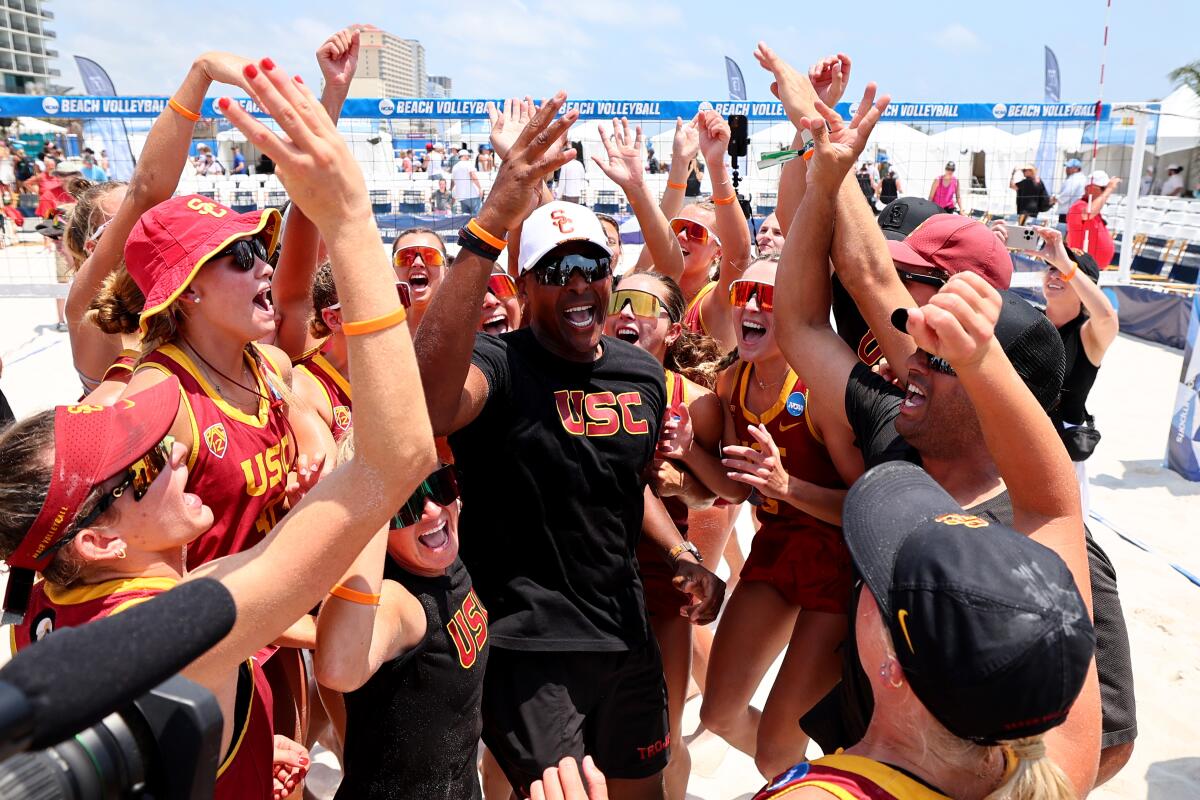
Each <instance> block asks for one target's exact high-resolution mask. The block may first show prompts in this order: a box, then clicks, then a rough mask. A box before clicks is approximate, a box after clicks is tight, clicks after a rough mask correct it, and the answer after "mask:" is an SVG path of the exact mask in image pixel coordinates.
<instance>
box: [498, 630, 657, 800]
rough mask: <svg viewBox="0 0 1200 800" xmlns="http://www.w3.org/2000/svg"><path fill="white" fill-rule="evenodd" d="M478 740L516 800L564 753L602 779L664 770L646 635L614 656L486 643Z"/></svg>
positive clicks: (653, 662) (651, 646) (652, 647)
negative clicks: (590, 765) (585, 762)
mask: <svg viewBox="0 0 1200 800" xmlns="http://www.w3.org/2000/svg"><path fill="white" fill-rule="evenodd" d="M482 713H483V742H484V744H486V745H487V746H488V749H489V750H491V751H492V755H494V756H495V757H496V761H497V762H498V763H499V764H500V767H501V768H502V769H503V770H504V774H505V775H506V776H508V780H509V782H510V783H512V785H513V788H514V789H516V790H517V792H518V793H520V794H521V796H523V797H527V796H528V794H529V786H530V784H532V783H533V782H534V781H536V780H540V779H541V777H542V772H544V771H545V769H546V768H547V767H552V766H555V765H556V764H558V762H559V761H560V760H561V759H562V758H564V757H565V756H574V758H575V759H576V760H577V761H580V760H582V759H583V757H584V755H590V756H591V757H592V758H593V759H595V761H596V766H597V767H599V768H600V770H601V771H602V772H603V773H604V774H605V775H606V776H607V777H609V778H624V779H635V778H648V777H650V776H652V775H655V774H656V773H659V772H661V771H662V770H663V768H665V767H666V766H667V761H668V759H669V750H668V747H669V745H670V734H669V732H668V727H667V684H666V681H665V680H664V678H663V666H662V657H661V656H660V655H659V652H658V644H657V643H656V642H655V641H654V639H653V637H651V638H650V640H649V641H648V642H647V643H646V644H645V645H643V646H642V647H640V648H639V649H637V650H631V651H626V652H619V653H576V652H549V653H547V652H533V651H527V650H506V649H502V648H499V647H496V646H495V645H493V646H492V651H491V654H490V655H489V656H488V665H487V672H486V673H485V675H484V679H483V706H482Z"/></svg>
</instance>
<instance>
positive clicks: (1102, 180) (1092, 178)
mask: <svg viewBox="0 0 1200 800" xmlns="http://www.w3.org/2000/svg"><path fill="white" fill-rule="evenodd" d="M1111 180H1112V178H1110V177H1109V176H1108V173H1107V172H1105V171H1104V170H1102V169H1098V170H1095V171H1093V172H1092V174H1091V175H1088V183H1089V184H1091V185H1092V186H1108V182H1109V181H1111Z"/></svg>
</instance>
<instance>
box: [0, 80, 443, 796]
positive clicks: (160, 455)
mask: <svg viewBox="0 0 1200 800" xmlns="http://www.w3.org/2000/svg"><path fill="white" fill-rule="evenodd" d="M282 72H283V71H282V70H278V69H277V68H275V67H274V65H273V64H272V63H271V62H270V61H269V60H266V59H264V61H263V62H261V71H259V69H258V68H252V71H251V70H248V74H249V75H250V78H251V82H252V84H253V87H254V94H255V95H256V97H255V99H256V102H258V104H259V105H260V107H263V108H266V109H269V110H270V111H272V112H273V113H274V114H275V116H276V117H277V118H284V117H285V114H286V115H287V116H286V119H287V120H288V122H287V123H286V124H285V125H284V127H285V129H286V130H287V132H288V134H289V136H290V138H291V143H284V142H282V141H281V140H280V139H278V138H276V137H274V136H272V135H270V134H269V133H266V131H265V129H264V128H263V127H262V126H260V125H258V124H257V123H256V122H254V121H253V120H251V119H250V118H249V116H248V115H247V114H246V113H245V112H242V111H241V110H240V109H238V110H237V111H232V112H231V113H230V114H229V116H230V118H231V119H232V120H233V122H234V123H235V124H236V125H238V126H239V128H241V129H242V130H243V131H245V132H246V133H247V134H248V135H253V136H254V137H255V142H256V144H257V145H258V146H259V148H260V149H261V150H263V151H264V152H267V153H269V154H270V155H271V157H272V158H273V159H274V160H275V161H276V162H277V163H278V164H279V165H280V166H281V172H285V173H286V180H285V186H286V187H287V188H288V190H289V191H290V192H291V194H292V196H293V197H297V198H302V202H301V205H302V206H303V209H304V211H305V213H306V214H307V215H308V216H309V217H310V218H311V219H312V220H313V221H314V222H315V223H316V225H317V227H318V228H319V229H320V231H321V235H322V237H323V238H324V239H325V241H326V242H328V243H329V248H330V257H331V260H332V262H333V269H334V272H335V274H336V276H337V279H338V284H339V286H340V288H341V298H342V303H343V307H344V309H345V315H346V318H347V320H348V322H347V326H346V327H347V333H348V334H350V341H349V345H348V346H349V349H350V352H351V357H352V358H353V359H354V362H355V366H356V368H357V371H358V374H360V375H362V376H363V378H364V380H362V381H360V385H359V387H358V392H357V397H356V399H357V401H358V402H357V407H356V409H355V412H356V427H357V428H358V429H359V441H358V447H357V453H356V458H355V459H354V460H353V461H352V462H349V463H347V464H346V465H344V466H342V467H341V468H339V469H338V470H336V471H335V472H333V473H331V474H330V475H329V476H328V477H327V478H326V479H325V480H324V481H322V482H321V483H320V484H319V485H318V486H315V487H314V488H312V489H311V491H310V492H309V496H308V497H307V498H306V499H305V500H304V501H303V502H301V503H299V504H298V505H297V506H295V507H294V508H293V509H292V510H291V511H290V512H289V513H288V514H287V515H286V516H285V517H284V518H283V519H282V520H281V521H280V522H279V523H278V524H277V525H275V526H274V528H273V529H272V530H271V531H270V532H269V533H268V534H267V537H266V538H265V539H264V540H263V541H261V542H259V543H258V544H256V545H255V546H253V547H250V548H249V549H247V550H244V551H242V552H239V553H236V554H233V555H230V556H228V557H227V558H224V559H219V560H217V561H214V562H211V563H209V564H208V565H206V566H205V567H203V568H202V569H199V570H197V571H196V572H195V573H191V574H187V572H186V567H185V564H184V556H183V548H184V547H185V546H186V545H188V544H190V543H191V542H194V541H196V540H197V539H200V538H203V536H204V535H205V533H206V532H207V531H208V530H209V529H210V528H211V527H212V525H213V524H214V519H215V516H214V511H216V512H217V513H219V509H212V508H210V507H209V505H207V504H205V502H204V500H203V499H202V498H201V497H199V496H197V495H196V494H195V493H193V492H190V491H188V484H189V483H190V475H189V461H190V460H191V459H190V458H189V454H188V449H187V448H186V447H185V446H184V445H183V444H182V443H180V442H178V441H173V440H172V439H171V434H172V431H173V430H174V429H176V427H177V419H178V416H179V397H180V383H179V382H178V381H177V380H176V379H175V378H174V377H164V378H163V379H162V380H158V381H155V382H154V385H152V386H149V387H147V388H146V389H145V390H144V391H140V392H131V393H130V395H129V396H128V397H126V398H123V399H122V400H120V401H118V402H117V403H116V405H115V406H113V407H104V406H99V405H92V404H81V405H75V406H62V407H59V408H57V409H55V410H53V411H49V412H45V413H42V414H39V415H35V416H33V417H30V418H29V419H27V420H24V421H22V422H21V423H18V424H17V425H15V426H13V427H12V428H10V429H9V430H8V431H7V432H6V433H5V435H4V436H3V438H2V439H0V485H2V486H5V487H8V488H10V489H12V490H11V491H5V492H3V493H0V509H2V511H0V553H2V554H3V555H4V558H5V560H6V561H7V562H8V564H9V565H10V567H13V568H14V573H15V574H19V575H22V576H26V577H27V576H28V575H29V573H30V571H39V572H41V573H42V575H43V577H44V578H45V580H43V581H41V582H40V583H38V584H37V585H36V586H35V587H33V588H32V591H31V593H30V594H29V595H28V596H27V600H28V602H27V603H26V604H25V605H26V606H27V608H28V611H29V613H26V614H25V620H24V621H23V623H22V624H21V626H20V627H19V628H18V630H17V641H18V643H19V644H23V645H25V646H28V644H30V643H31V642H33V641H36V640H37V639H39V638H41V636H42V635H44V634H45V633H47V632H48V631H49V630H52V629H53V628H54V627H56V626H57V627H62V626H63V625H73V624H83V623H84V622H87V621H89V620H90V619H94V618H98V617H102V616H105V615H107V614H109V613H113V612H115V611H119V610H120V608H121V607H122V606H126V605H128V604H129V603H130V602H137V601H138V600H139V599H143V598H145V597H148V596H151V595H153V594H156V593H158V592H161V591H165V590H167V589H168V588H170V586H172V585H174V584H175V583H177V582H179V581H181V580H183V581H186V580H190V579H191V578H193V577H195V576H199V575H203V576H206V577H210V578H215V579H217V580H219V581H221V582H222V583H224V584H225V586H226V587H227V588H228V589H229V590H230V592H231V593H232V594H233V597H234V600H235V602H236V603H237V606H238V617H237V622H236V624H235V626H234V629H233V631H232V632H231V633H230V634H229V635H228V636H227V637H226V638H225V639H224V640H223V641H222V642H221V643H220V644H218V645H216V646H215V647H214V648H212V649H211V650H210V651H208V652H207V653H206V654H205V655H204V656H202V657H201V658H200V659H198V660H197V661H195V662H193V663H192V664H191V665H190V666H189V667H188V668H187V669H186V670H184V675H186V676H187V677H189V678H191V679H192V680H194V681H196V682H198V683H200V684H201V685H203V686H205V687H207V688H208V689H209V690H211V691H212V692H213V693H214V694H215V695H216V698H217V700H218V702H219V703H220V704H221V708H222V712H223V716H224V719H225V724H224V729H223V732H222V733H223V735H222V747H223V751H222V752H223V758H222V765H221V771H220V772H219V777H218V778H217V790H216V793H215V796H216V797H218V798H267V797H270V796H271V795H272V789H273V786H272V783H273V777H274V774H273V773H274V770H273V769H272V760H273V756H272V728H271V724H272V720H271V714H272V704H271V697H270V694H269V688H268V687H267V686H266V684H265V682H264V681H263V680H262V678H261V672H260V670H259V667H258V664H257V663H256V660H255V659H253V658H251V656H252V655H253V654H254V653H255V652H256V651H258V650H259V648H261V647H263V646H264V645H266V644H267V643H268V642H270V641H272V640H273V639H275V638H276V637H278V636H279V634H280V633H282V632H283V631H284V629H285V628H286V627H287V626H288V625H289V624H290V623H291V622H292V621H293V620H295V619H297V618H299V617H300V616H301V615H303V614H304V613H305V611H307V610H308V609H310V608H312V607H313V605H315V604H316V603H317V602H319V601H320V600H321V599H322V598H323V597H324V596H325V594H326V593H327V592H328V591H330V587H331V586H332V587H333V591H334V592H338V591H342V592H343V593H346V590H347V589H349V590H350V592H353V591H354V590H353V586H351V587H342V588H340V589H339V587H338V586H335V585H334V582H335V581H337V580H338V579H339V578H340V577H341V576H342V574H343V572H344V571H345V570H346V568H347V567H348V566H349V565H350V563H351V562H352V561H353V559H354V556H355V554H357V553H358V551H359V550H361V549H362V547H363V546H364V545H365V544H366V543H367V541H368V540H369V539H370V538H371V537H372V536H373V535H374V534H375V533H376V532H377V531H378V530H379V529H380V528H381V527H383V526H384V525H386V524H387V522H388V520H389V519H390V517H391V516H392V514H393V513H394V511H395V509H397V508H398V507H399V506H400V504H401V503H403V502H404V501H405V499H406V498H407V497H408V496H409V495H410V494H412V492H413V490H414V489H415V488H416V487H417V484H418V482H419V480H420V479H422V478H424V476H425V475H427V474H428V473H429V472H431V471H432V470H433V469H435V468H436V466H437V461H436V456H435V453H434V447H433V438H432V434H431V431H430V425H429V420H428V416H427V414H426V411H425V402H424V397H423V394H422V391H421V388H420V387H421V384H420V378H419V375H418V372H417V367H416V363H415V360H414V356H413V350H412V343H411V340H410V338H409V334H408V331H407V328H406V326H404V325H402V324H398V323H400V322H403V319H404V311H403V308H402V307H401V306H400V303H399V299H398V298H397V297H396V294H395V291H394V290H393V288H392V287H393V285H394V282H395V278H394V277H393V275H392V272H391V269H390V267H389V265H388V263H387V259H386V257H385V256H384V254H383V252H382V251H381V249H380V248H379V244H378V243H379V233H378V231H377V229H376V227H375V224H374V221H373V219H372V218H371V215H370V205H369V202H368V198H367V191H366V186H365V183H364V182H363V179H362V177H361V172H360V171H359V170H358V168H357V166H356V165H355V163H354V160H353V156H352V155H351V153H350V151H349V149H348V148H347V147H346V145H345V143H344V142H343V141H342V139H341V138H340V136H339V135H338V133H337V131H336V129H335V128H334V127H333V125H332V124H330V122H329V120H328V118H327V117H326V116H325V115H324V114H323V113H322V112H319V111H309V110H307V109H316V107H317V104H316V103H313V102H312V96H311V95H310V94H309V93H308V90H307V89H306V88H304V87H303V86H302V85H300V84H299V83H297V82H294V81H292V80H291V79H290V78H289V77H288V76H286V75H284V74H282ZM302 102H303V103H304V104H306V110H305V111H304V112H303V113H301V112H300V110H299V109H298V108H297V106H298V105H300V104H301V103H302ZM298 126H302V128H303V130H302V131H297V130H295V129H296V128H297V127H298ZM316 186H320V187H321V191H316V190H315V187H316ZM188 201H189V198H183V202H182V203H181V204H176V205H175V206H172V207H171V208H170V209H168V210H167V211H166V213H168V214H171V215H173V214H180V215H182V213H183V212H182V211H181V210H180V209H179V208H178V206H179V205H182V206H183V207H184V208H186V207H187V203H188ZM201 208H202V209H205V210H206V212H207V213H206V214H204V215H202V216H206V217H207V216H216V215H217V213H218V212H219V211H220V210H221V207H219V206H215V205H214V206H212V207H208V206H201ZM160 209H161V207H160ZM199 210H200V209H197V208H192V209H189V211H193V212H198V211H199ZM171 218H172V219H175V217H173V216H172V217H171ZM222 221H223V223H222V224H223V225H224V226H225V227H222V228H221V229H220V230H216V227H217V226H213V227H212V228H210V227H208V226H209V225H210V224H211V221H208V220H205V221H202V222H194V223H192V225H190V226H189V225H186V224H181V225H176V226H174V228H173V229H174V230H176V231H177V232H178V238H176V239H175V240H174V241H175V242H176V246H178V248H179V249H178V251H175V252H179V253H190V254H192V255H190V256H184V257H182V258H183V261H182V263H185V264H191V267H190V268H189V269H190V271H192V272H201V273H202V272H203V270H202V269H201V268H202V267H203V266H204V263H196V262H202V261H203V262H205V263H208V262H214V261H221V260H222V259H228V258H230V256H227V255H224V254H223V251H224V250H226V249H228V247H229V242H237V241H246V236H245V234H246V232H247V231H255V229H257V232H263V231H267V232H268V233H269V232H270V231H271V230H272V229H271V225H272V220H271V219H270V218H268V219H267V220H265V221H264V220H262V219H260V218H257V217H255V218H252V219H246V218H238V217H235V216H234V215H232V212H227V213H226V214H225V216H218V218H217V222H222ZM198 230H207V231H209V232H210V234H211V236H210V237H207V238H205V239H204V240H203V241H204V242H205V244H204V245H203V247H201V248H195V247H186V246H184V245H183V244H182V242H188V243H193V242H194V241H195V239H194V238H192V236H194V235H196V231H198ZM251 235H253V233H252V234H251ZM155 241H157V242H159V243H160V245H161V247H160V252H168V253H169V252H173V251H172V250H171V249H170V243H169V242H167V240H166V239H165V238H160V239H156V240H155ZM267 244H270V242H269V241H264V245H267ZM216 245H220V249H217V248H216ZM251 246H254V245H251ZM205 248H207V249H208V251H209V255H208V257H207V258H206V259H205V258H204V257H203V256H197V255H194V254H195V253H196V252H197V251H198V250H200V249H205ZM213 254H217V255H219V256H220V257H219V258H214V257H213ZM232 258H233V259H235V260H236V259H237V258H238V256H237V255H236V254H234V255H233V256H232ZM164 261H166V258H165V257H164ZM257 261H258V259H257V258H256V259H255V262H257ZM167 263H168V264H169V263H170V262H167ZM252 267H253V269H252V270H251V273H261V272H263V269H262V267H261V266H260V265H259V264H258V263H255V264H253V265H252ZM214 268H215V269H225V270H235V269H239V268H238V267H237V266H236V265H234V264H227V263H218V264H216V265H215V267H214V266H210V267H209V269H214ZM239 271H240V269H239ZM163 272H167V271H166V270H162V271H161V272H158V273H156V274H162V273H163ZM179 272H182V267H180V268H179V270H178V272H177V273H175V274H178V273H179ZM239 277H240V276H239V275H233V276H232V277H231V278H223V279H224V280H226V281H227V282H228V283H229V284H232V285H234V286H235V287H236V286H237V285H238V280H237V279H238V278H239ZM174 280H175V282H176V283H177V284H184V285H185V286H186V285H197V286H198V287H199V288H200V289H205V288H208V287H210V286H211V285H214V284H212V283H210V282H204V281H198V280H196V279H195V276H194V275H193V276H192V280H191V281H190V282H188V281H185V280H181V279H179V278H175V279H174ZM178 288H179V287H178V286H177V287H176V289H178ZM172 291H175V290H172ZM184 291H186V289H184ZM170 294H171V292H167V293H166V295H165V296H169V295H170ZM232 294H233V293H232V292H230V295H231V296H232ZM151 296H152V297H153V296H154V295H153V294H152V295H151ZM165 296H164V299H165ZM201 296H202V297H203V295H201ZM160 302H162V301H160ZM226 302H229V299H228V298H226ZM150 318H151V319H153V314H151V315H150ZM225 319H226V321H237V320H238V319H239V318H238V315H237V314H236V313H235V311H232V310H231V312H230V313H229V314H228V315H227V317H226V318H225ZM184 325H185V328H186V321H185V323H184ZM360 334H361V335H360ZM199 446H206V445H204V444H200V445H199ZM226 457H227V458H228V457H232V451H230V450H228V449H227V450H226ZM350 582H351V583H353V579H351V581H350ZM12 583H13V585H14V587H18V588H22V587H23V588H24V590H25V591H26V592H30V585H29V582H28V580H19V579H18V580H16V581H13V582H12ZM12 595H13V593H12V592H10V597H11V596H12ZM251 684H252V685H253V687H254V689H255V691H253V692H247V693H246V694H249V695H250V696H251V698H252V699H250V700H245V699H243V700H241V701H239V700H238V699H237V698H238V697H239V696H240V695H242V694H243V693H242V692H239V691H238V689H239V685H241V686H242V687H243V688H249V686H250V685H251ZM239 718H241V719H244V720H245V725H244V727H237V729H236V730H235V720H237V719H239Z"/></svg>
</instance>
